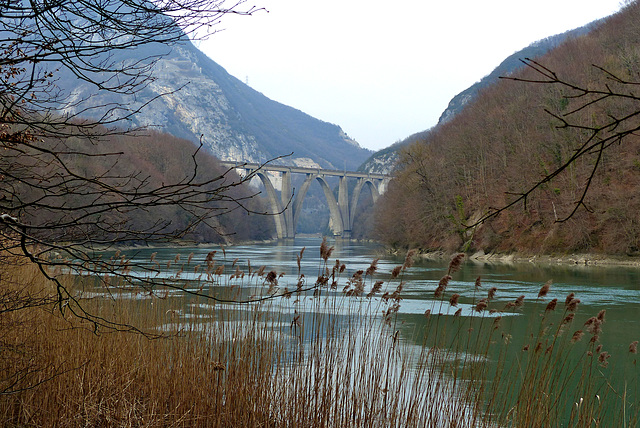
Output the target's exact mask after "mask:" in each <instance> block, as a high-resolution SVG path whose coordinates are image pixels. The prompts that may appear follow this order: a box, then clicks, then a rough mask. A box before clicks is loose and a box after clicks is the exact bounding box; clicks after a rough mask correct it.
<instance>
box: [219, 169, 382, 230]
mask: <svg viewBox="0 0 640 428" xmlns="http://www.w3.org/2000/svg"><path fill="white" fill-rule="evenodd" d="M221 164H222V165H223V166H225V167H227V168H236V169H242V170H245V171H246V172H247V174H248V175H253V176H256V177H258V178H260V180H261V181H262V184H263V185H264V187H265V191H266V194H267V199H268V201H269V208H270V214H271V215H273V216H274V220H275V224H276V234H277V237H278V239H293V238H294V237H295V232H296V225H297V224H298V220H299V218H300V212H301V211H302V203H303V202H304V198H305V196H306V195H307V192H308V190H309V186H310V185H311V183H312V182H313V180H317V181H318V183H319V184H320V186H321V188H322V191H323V193H324V195H325V199H326V201H327V205H328V207H329V212H330V215H331V221H332V224H333V230H334V235H335V236H336V237H340V238H342V239H351V232H352V228H353V224H354V221H355V214H356V208H357V205H358V200H359V198H360V193H361V192H362V188H363V187H365V186H366V187H368V189H369V190H370V192H371V196H372V198H373V201H374V203H375V202H376V201H377V199H378V197H379V196H380V194H381V193H383V192H384V190H385V189H386V185H387V183H388V182H389V181H390V180H391V177H390V176H388V175H383V174H367V173H361V172H348V171H335V170H325V169H318V168H297V167H290V166H281V165H269V164H265V165H260V164H252V163H242V164H239V163H235V162H221ZM267 172H280V173H281V178H282V187H281V191H280V197H278V195H277V192H276V189H275V187H274V186H273V183H272V182H271V179H270V178H269V175H268V174H267ZM296 173H297V174H306V177H305V180H304V182H303V183H302V185H301V186H300V189H299V190H298V192H297V193H296V192H294V189H293V188H292V185H291V175H292V174H296ZM326 176H337V177H338V178H339V182H338V198H337V199H336V197H335V196H334V194H333V191H332V190H331V187H330V186H329V184H328V183H327V181H326V178H325V177H326ZM348 178H355V179H356V180H357V182H356V186H355V188H354V190H353V195H352V196H351V199H349V188H348V182H347V179H348Z"/></svg>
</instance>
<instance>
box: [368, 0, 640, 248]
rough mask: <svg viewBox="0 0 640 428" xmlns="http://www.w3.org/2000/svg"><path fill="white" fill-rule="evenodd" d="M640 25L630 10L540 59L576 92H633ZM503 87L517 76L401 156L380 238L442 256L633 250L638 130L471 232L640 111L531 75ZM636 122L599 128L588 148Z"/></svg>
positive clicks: (636, 244) (636, 242) (638, 234)
mask: <svg viewBox="0 0 640 428" xmlns="http://www.w3.org/2000/svg"><path fill="white" fill-rule="evenodd" d="M639 18H640V4H638V3H637V2H636V3H633V4H631V5H629V6H627V7H626V8H625V9H624V10H623V11H622V12H620V13H618V14H616V15H614V16H613V17H611V18H610V19H609V20H607V21H606V22H605V23H604V24H602V25H601V26H600V27H598V28H597V29H596V30H594V31H593V32H591V33H589V34H588V35H586V36H583V37H580V38H576V39H572V40H569V41H567V42H565V43H564V44H563V45H561V46H559V47H558V48H556V49H555V50H553V51H551V52H550V53H549V54H547V55H545V56H544V57H542V58H537V59H535V61H536V63H539V64H542V65H543V66H544V67H545V68H546V69H548V70H553V72H555V73H556V75H557V76H558V78H559V79H561V80H563V81H568V82H572V83H574V84H575V85H576V86H580V87H585V88H589V89H590V90H601V91H606V90H607V89H605V88H608V89H609V90H611V91H613V92H614V93H617V94H618V93H619V94H625V93H629V92H630V91H633V89H634V87H635V86H633V85H635V84H630V83H628V82H637V81H640V48H638V46H640V31H638V29H637V22H638V19H639ZM530 64H531V63H530ZM593 64H597V65H598V67H594V66H593ZM612 76H616V77H618V78H619V79H622V80H618V81H616V80H615V79H613V78H612ZM510 79H516V80H501V81H500V82H499V83H498V84H496V85H494V86H493V87H490V88H488V89H486V90H485V91H484V92H483V93H481V94H480V95H479V96H478V98H477V99H476V100H475V101H474V102H473V104H472V105H470V106H468V107H467V108H466V109H465V110H464V111H462V112H461V113H460V114H459V115H458V116H456V117H455V118H454V119H453V120H452V121H450V122H448V123H446V124H444V125H443V126H441V127H439V129H437V130H435V131H434V132H432V133H430V134H428V136H427V139H425V140H423V141H420V142H417V143H415V144H413V145H412V146H410V147H409V148H407V149H406V150H405V151H404V152H403V153H401V159H400V171H399V173H398V175H397V179H396V180H394V182H393V183H392V184H391V186H390V191H389V192H387V193H386V194H385V195H384V197H383V198H382V200H381V203H380V204H379V209H378V212H377V216H376V219H377V225H378V228H379V229H380V237H381V238H382V239H383V240H385V241H386V242H387V243H389V244H392V245H396V246H398V245H401V246H409V247H411V246H420V247H423V248H431V249H436V248H442V249H447V250H459V249H463V250H484V251H500V252H511V251H520V252H531V253H537V252H547V253H548V252H558V251H560V252H568V251H579V252H606V253H617V254H620V253H622V254H624V253H628V254H635V253H637V252H638V251H639V250H640V225H639V224H638V222H637V220H636V218H637V212H638V210H640V144H639V143H640V139H639V138H638V136H636V135H634V134H630V135H626V136H625V137H624V140H623V142H622V143H618V144H614V140H612V141H611V143H608V145H607V147H606V150H602V151H600V150H598V147H597V146H596V148H595V150H591V151H587V153H586V154H585V155H584V156H582V157H580V158H578V159H576V160H575V161H574V162H573V163H571V165H569V166H568V167H567V168H565V169H563V170H562V173H561V174H559V175H557V176H554V177H553V178H552V179H550V180H548V181H547V182H545V183H542V185H540V186H538V187H537V189H536V190H535V191H534V192H532V193H530V194H528V195H527V197H526V199H524V200H521V201H520V202H519V203H518V205H517V206H516V207H515V208H513V209H511V210H509V211H505V212H502V213H501V214H500V215H499V216H496V217H494V218H490V219H489V220H487V221H485V222H484V223H482V224H480V225H478V226H477V227H475V228H472V229H467V228H466V226H467V225H471V224H475V223H477V222H478V220H480V219H482V218H483V217H484V216H486V215H487V214H489V213H491V212H492V211H493V210H496V209H498V208H500V207H504V206H505V205H508V204H509V203H511V202H512V201H515V200H516V199H517V198H518V197H519V196H521V195H523V193H524V192H526V191H527V190H528V189H530V188H531V187H532V186H533V185H534V184H535V183H538V182H539V181H540V180H541V179H543V178H544V177H547V176H549V175H550V174H551V173H553V172H554V171H556V170H557V169H558V168H560V167H562V165H564V164H565V163H566V162H567V161H568V160H569V159H571V157H572V156H573V155H574V154H575V153H576V150H577V149H578V148H579V147H581V146H582V145H584V144H585V143H587V142H589V139H590V138H591V139H593V134H594V132H593V129H595V128H598V127H604V126H605V125H606V124H607V123H609V122H610V121H611V120H612V118H623V117H625V116H626V115H628V114H632V113H634V112H637V111H638V110H640V107H639V105H640V103H639V102H638V100H637V99H636V98H632V99H625V98H624V97H617V98H605V99H599V97H598V95H597V94H594V93H588V94H585V93H581V92H579V91H576V90H573V91H572V90H570V89H569V88H567V87H566V86H563V85H560V84H557V83H554V84H534V83H526V81H538V82H539V81H541V80H545V79H544V78H543V77H541V75H540V73H538V72H536V70H534V69H533V68H532V67H525V68H523V69H522V70H521V71H519V72H518V73H516V74H514V75H513V76H510ZM518 80H519V81H518ZM523 81H525V82H523ZM592 101H596V102H595V103H592ZM563 121H568V122H569V123H570V124H571V126H566V125H567V123H566V122H563ZM581 126H588V127H589V128H584V127H581ZM632 126H635V123H621V124H620V125H619V126H618V127H617V128H616V129H613V127H611V128H603V129H602V130H600V131H599V133H598V134H597V136H596V138H595V139H593V140H592V141H593V142H594V143H596V144H597V142H598V141H602V140H603V139H605V138H609V137H610V136H612V135H614V134H613V133H614V132H620V131H624V130H625V129H627V128H630V127H632ZM625 127H626V128H625ZM594 165H596V166H597V169H596V170H595V174H593V176H592V177H591V174H592V172H593V170H594ZM586 183H589V184H588V186H587V184H586ZM587 187H588V192H587V193H586V197H585V198H584V200H582V199H581V198H582V195H583V192H584V191H585V189H586V188H587ZM582 202H584V203H582ZM576 207H578V209H577V211H575V213H574V214H573V215H571V214H572V213H573V211H574V209H575V208H576ZM567 218H568V219H567ZM561 220H566V221H561Z"/></svg>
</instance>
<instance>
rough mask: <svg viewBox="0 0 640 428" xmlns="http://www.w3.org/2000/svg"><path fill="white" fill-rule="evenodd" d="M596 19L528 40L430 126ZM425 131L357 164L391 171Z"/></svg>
mask: <svg viewBox="0 0 640 428" xmlns="http://www.w3.org/2000/svg"><path fill="white" fill-rule="evenodd" d="M600 22H601V20H598V21H594V22H592V23H590V24H587V25H585V26H583V27H580V28H576V29H574V30H571V31H567V32H565V33H562V34H557V35H555V36H551V37H547V38H546V39H542V40H539V41H537V42H535V43H532V44H531V45H529V46H527V47H526V48H524V49H522V50H520V51H518V52H516V53H514V54H513V55H510V56H509V57H507V58H506V59H505V60H504V61H502V62H501V63H500V65H498V66H497V67H496V68H495V69H494V70H493V71H492V72H491V73H490V74H488V75H487V76H485V77H483V78H482V79H481V80H480V81H479V82H477V83H475V84H473V85H471V86H470V87H468V88H467V89H465V90H464V91H462V92H460V93H459V94H458V95H456V96H455V97H453V98H452V99H451V101H449V105H448V106H447V108H446V109H445V110H444V111H443V112H442V114H441V115H440V119H439V120H438V123H437V125H436V126H435V127H434V130H436V129H437V128H438V127H439V126H441V125H443V124H444V123H446V122H448V121H449V120H451V119H453V117H455V115H457V114H458V113H460V112H461V111H462V110H463V109H464V108H465V106H467V105H468V104H469V103H470V102H472V101H473V100H474V99H475V98H476V97H477V96H478V93H480V91H482V89H484V88H487V87H489V86H491V85H493V84H495V83H496V82H497V81H498V79H499V78H500V76H509V75H510V74H513V73H514V72H515V71H517V70H518V69H520V68H522V66H523V64H522V62H521V59H523V58H538V57H540V56H543V55H544V54H546V53H547V52H549V51H550V50H551V49H554V48H556V47H557V46H559V45H560V44H562V43H564V42H565V41H566V40H568V39H571V38H574V37H579V36H581V35H584V34H586V33H588V32H589V31H590V30H591V29H593V28H595V27H596V26H597V25H598V24H599V23H600ZM428 132H429V131H428V130H427V131H422V132H419V133H416V134H413V135H411V136H409V137H407V138H405V139H404V140H401V141H399V142H396V143H395V144H393V145H392V146H390V147H387V148H385V149H382V150H380V151H378V152H375V153H374V154H372V155H371V156H370V157H369V158H368V159H367V160H366V161H365V162H364V163H363V164H362V165H360V168H359V169H360V170H362V171H368V172H371V173H389V172H391V171H392V170H393V167H394V165H395V163H396V162H397V160H398V152H399V150H401V149H402V148H403V147H407V146H408V145H410V144H412V143H414V142H415V141H416V140H418V139H424V134H425V133H428Z"/></svg>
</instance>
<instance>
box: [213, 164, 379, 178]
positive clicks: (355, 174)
mask: <svg viewBox="0 0 640 428" xmlns="http://www.w3.org/2000/svg"><path fill="white" fill-rule="evenodd" d="M220 164H221V165H222V166H224V167H227V168H243V169H249V170H256V169H258V168H260V169H261V170H262V171H279V172H292V173H298V174H317V175H332V176H337V177H354V178H371V179H377V180H384V179H387V178H391V176H390V175H386V174H371V173H368V172H358V171H340V170H334V169H324V168H303V167H299V166H288V165H272V164H270V163H267V164H259V163H248V162H247V163H243V162H231V161H221V162H220Z"/></svg>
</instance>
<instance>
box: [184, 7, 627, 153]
mask: <svg viewBox="0 0 640 428" xmlns="http://www.w3.org/2000/svg"><path fill="white" fill-rule="evenodd" d="M251 4H255V5H256V6H258V7H263V8H265V9H266V10H265V11H259V12H256V13H255V14H253V15H252V16H232V15H227V16H225V17H223V19H222V21H221V22H220V24H218V26H217V27H215V28H217V32H216V33H215V34H213V35H211V36H210V37H208V38H207V39H206V40H202V41H198V42H196V45H197V46H198V47H199V48H200V49H201V50H202V51H203V52H205V53H206V54H207V55H208V56H209V57H210V58H211V59H213V60H214V61H215V62H217V63H218V64H220V65H221V66H222V67H224V68H225V69H226V70H227V71H228V72H229V73H230V74H231V75H233V76H235V77H237V78H238V79H240V80H242V81H243V82H246V83H248V84H249V86H251V87H252V88H253V89H255V90H257V91H259V92H261V93H263V94H264V95H266V96H267V97H269V98H271V99H273V100H275V101H278V102H281V103H283V104H286V105H289V106H291V107H294V108H296V109H298V110H302V111H303V112H305V113H307V114H309V115H311V116H313V117H315V118H317V119H320V120H323V121H325V122H330V123H334V124H336V125H339V126H340V127H341V128H342V129H343V130H344V131H345V132H346V133H347V134H348V135H349V136H350V137H351V138H353V139H355V140H356V141H357V142H358V143H359V144H360V145H361V146H363V147H366V148H368V149H372V150H379V149H382V148H384V147H388V146H390V145H391V144H393V143H394V142H396V141H400V140H403V139H404V138H406V137H408V136H409V135H411V134H414V133H416V132H420V131H424V130H426V129H429V128H431V127H432V126H434V125H435V124H436V123H437V121H438V118H439V117H440V115H441V114H442V112H443V111H444V109H445V108H446V107H447V105H448V103H449V101H450V100H451V98H453V97H454V96H455V95H456V94H458V93H459V92H461V91H463V90H464V89H466V88H468V87H469V86H471V85H472V84H474V83H475V82H477V81H479V80H480V79H482V77H484V76H486V75H487V74H489V73H490V72H491V71H492V70H493V69H494V68H495V67H497V66H498V65H499V64H500V62H502V60H504V59H505V58H506V57H507V56H509V55H511V54H512V53H514V52H516V51H518V50H520V49H522V48H524V47H526V46H528V45H530V44H531V43H533V42H535V41H537V40H540V39H543V38H545V37H548V36H552V35H555V34H559V33H562V32H564V31H567V30H571V29H573V28H576V27H580V26H582V25H585V24H587V23H589V22H591V21H593V20H596V19H599V18H602V17H605V16H608V15H611V14H612V13H615V12H617V11H618V10H620V8H621V6H622V3H621V1H620V0H536V1H525V0H485V1H480V0H440V1H434V0H394V1H392V2H391V1H384V2H383V1H379V0H323V1H321V2H312V1H309V0H253V3H251Z"/></svg>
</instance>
